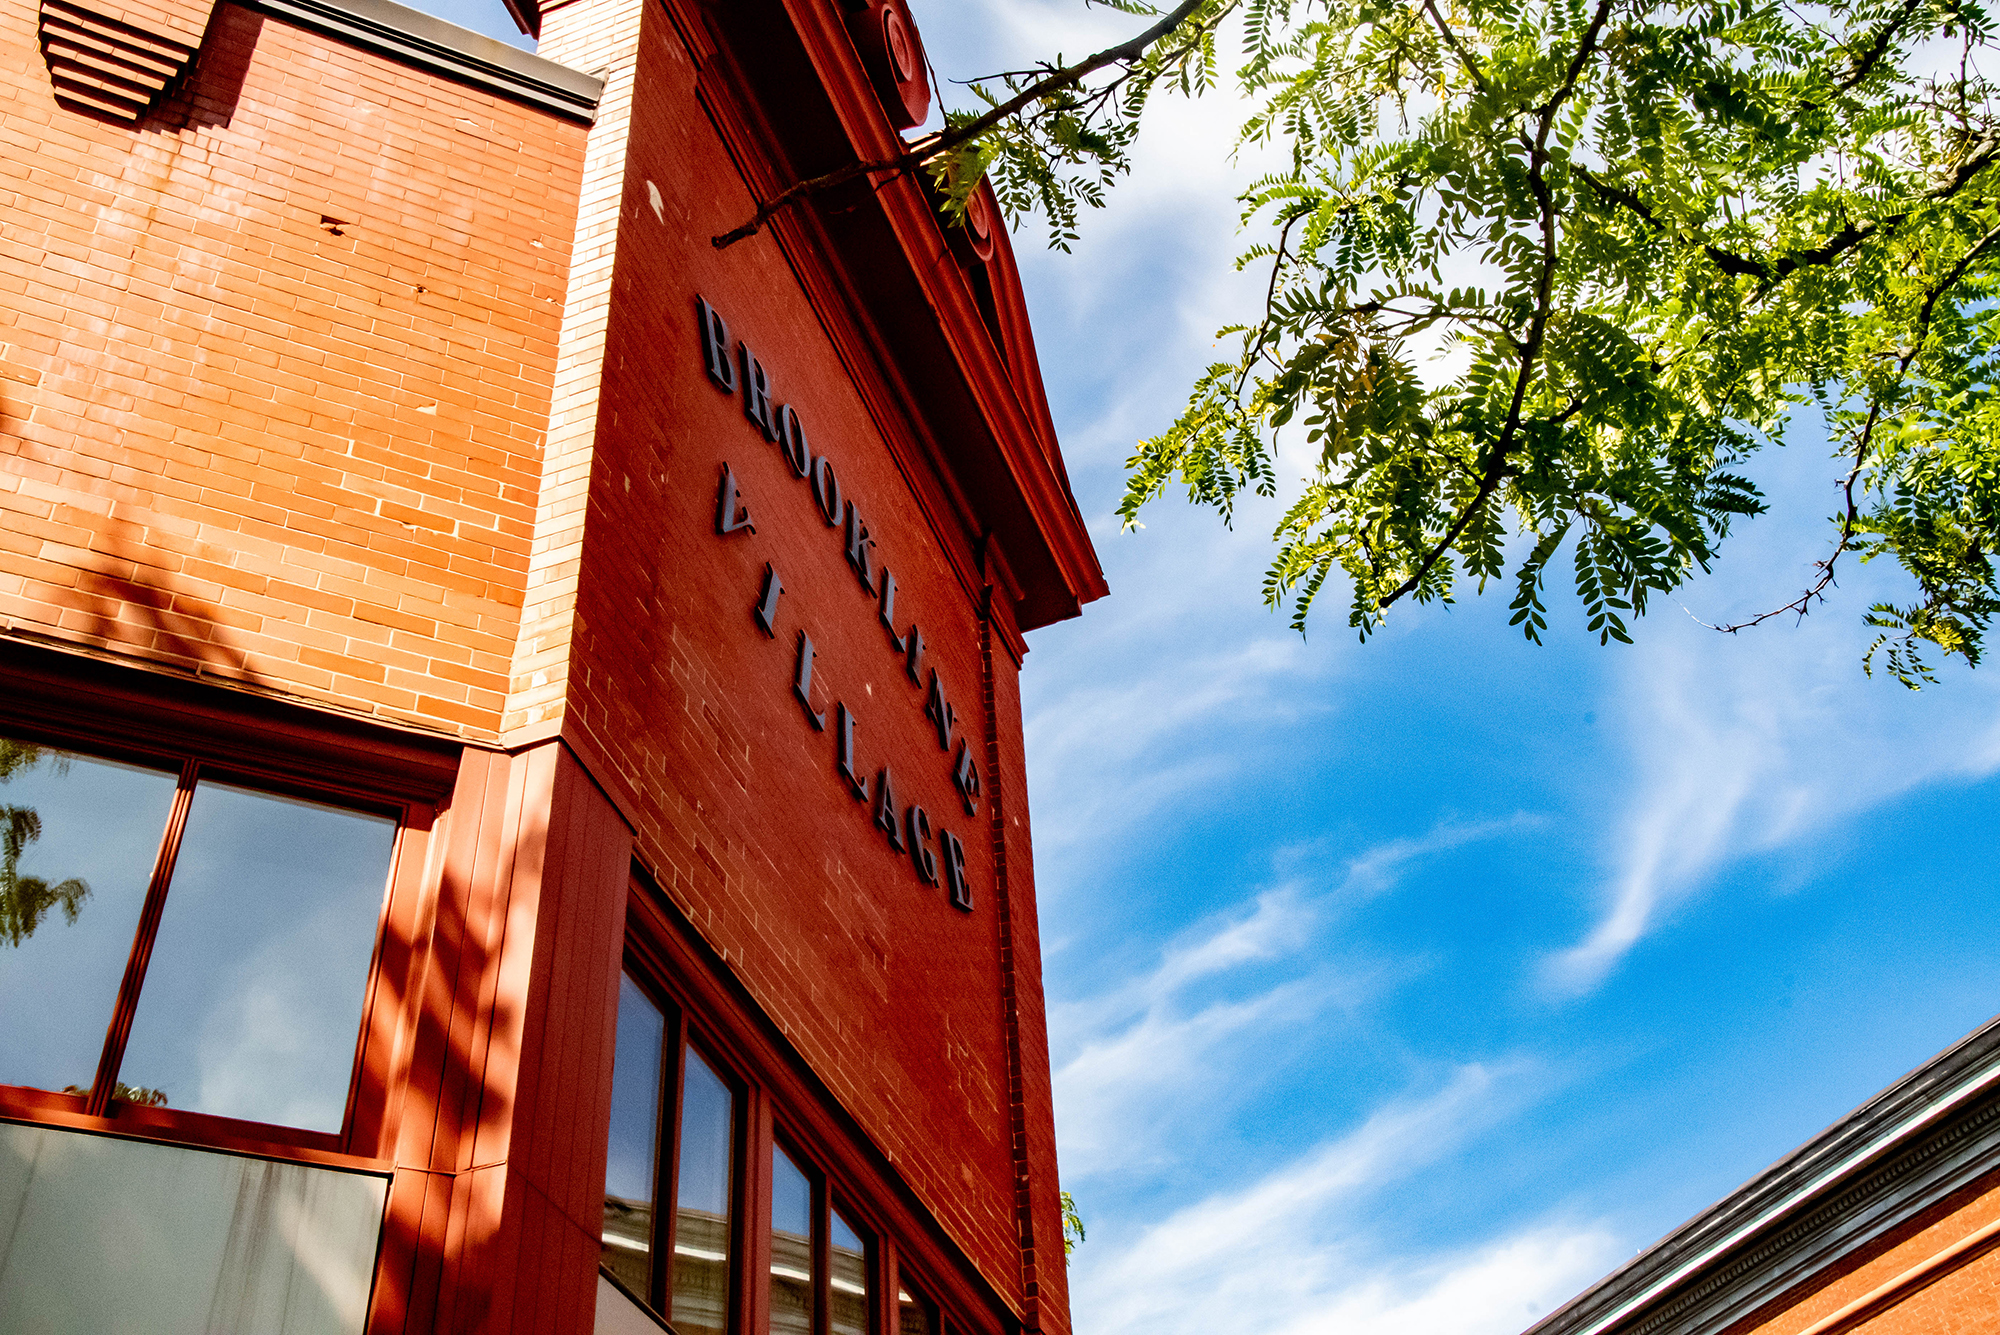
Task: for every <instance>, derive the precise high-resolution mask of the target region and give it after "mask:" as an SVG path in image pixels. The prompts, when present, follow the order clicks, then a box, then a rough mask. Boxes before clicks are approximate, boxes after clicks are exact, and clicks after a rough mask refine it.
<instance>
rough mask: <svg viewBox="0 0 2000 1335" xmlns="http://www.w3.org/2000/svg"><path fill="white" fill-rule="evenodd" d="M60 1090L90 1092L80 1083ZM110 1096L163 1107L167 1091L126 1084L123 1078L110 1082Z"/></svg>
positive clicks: (129, 1101) (130, 1101)
mask: <svg viewBox="0 0 2000 1335" xmlns="http://www.w3.org/2000/svg"><path fill="white" fill-rule="evenodd" d="M62 1092H63V1093H65V1094H80V1095H84V1096H88V1095H89V1093H90V1091H89V1090H87V1089H85V1088H84V1087H83V1086H82V1085H64V1086H63V1089H62ZM111 1097H112V1098H114V1099H120V1100H122V1101H124V1102H126V1103H136V1104H138V1105H139V1106H140V1107H142V1108H164V1107H166V1106H167V1092H166V1091H165V1090H164V1089H154V1088H153V1087H151V1086H150V1085H128V1084H126V1083H125V1082H124V1081H123V1080H114V1081H112V1082H111Z"/></svg>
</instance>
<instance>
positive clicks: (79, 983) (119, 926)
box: [0, 737, 176, 1095]
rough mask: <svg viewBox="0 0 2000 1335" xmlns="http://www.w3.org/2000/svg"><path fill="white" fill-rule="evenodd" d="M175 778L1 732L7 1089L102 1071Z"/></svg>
mask: <svg viewBox="0 0 2000 1335" xmlns="http://www.w3.org/2000/svg"><path fill="white" fill-rule="evenodd" d="M175 782H176V780H175V776H174V774H173V772H171V771H163V770H154V769H141V768H138V767H137V766H133V765H120V764H116V763H113V762H111V761H108V760H96V759H92V758H91V757H88V756H80V755H73V754H71V753H69V752H66V751H58V750H56V749H54V748H52V747H45V746H35V745H32V744H30V743H27V742H18V741H13V740H10V739H8V738H4V737H0V1016H10V1017H14V1020H13V1022H10V1023H5V1024H0V1085H27V1086H30V1087H33V1088H36V1089H51V1090H60V1089H63V1088H65V1087H66V1086H73V1087H75V1088H76V1089H77V1090H79V1091H82V1090H87V1089H88V1088H89V1086H90V1083H91V1080H92V1079H93V1078H94V1077H95V1076H96V1074H97V1062H98V1057H99V1056H100V1055H101V1054H102V1052H103V1050H104V1030H105V1026H106V1025H107V1024H109V1023H110V1020H111V1015H112V1011H113V1009H114V1008H115V1007H116V1005H117V1002H118V984H119V980H120V979H121V978H123V977H124V974H125V961H126V958H127V957H128V956H129V955H130V954H131V951H132V934H133V932H134V931H135V930H136V929H137V927H138V925H139V913H140V910H141V909H142V908H143V907H144V905H145V902H146V885H147V882H148V881H150V880H151V879H152V875H153V864H154V862H155V860H156V859H157V858H158V856H159V851H160V836H161V834H162V833H163V832H164V831H165V829H166V826H167V816H168V814H169V812H170V811H171V810H172V808H173V802H174V786H175ZM57 999H60V1000H59V1001H57ZM26 1016H33V1017H34V1023H32V1024H24V1023H20V1022H19V1020H20V1018H21V1017H26ZM169 1094H170V1095H171V1091H169Z"/></svg>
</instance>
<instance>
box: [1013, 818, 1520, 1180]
mask: <svg viewBox="0 0 2000 1335" xmlns="http://www.w3.org/2000/svg"><path fill="white" fill-rule="evenodd" d="M1532 823H1534V821H1533V818H1532V817H1526V816H1513V817H1509V818H1507V819H1505V820H1498V821H1486V822H1477V823H1450V822H1448V823H1444V824H1441V825H1439V826H1437V827H1436V828H1435V829H1433V830H1431V831H1430V832H1429V833H1427V834H1426V835H1424V836H1422V837H1420V838H1410V839H1396V840H1391V841H1389V842H1387V843H1383V844H1380V845H1377V846H1375V847H1372V848H1369V849H1366V850H1364V851H1363V852H1361V853H1360V854H1358V855H1356V856H1354V857H1351V858H1349V859H1347V860H1346V861H1345V862H1344V863H1341V864H1339V866H1338V867H1337V868H1336V869H1329V871H1328V872H1327V873H1324V874H1322V873H1320V872H1319V870H1318V868H1316V867H1314V866H1313V865H1312V864H1313V863H1314V862H1315V861H1318V860H1322V858H1323V854H1322V853H1321V851H1320V850H1319V849H1317V848H1306V847H1295V848H1291V849H1286V850H1282V851H1281V852H1280V853H1279V855H1278V859H1277V860H1278V861H1279V862H1280V863H1281V864H1283V865H1286V866H1287V867H1288V868H1289V869H1290V870H1291V871H1292V873H1293V874H1292V876H1291V877H1290V878H1289V879H1286V880H1284V881H1282V882H1280V883H1279V884H1277V885H1276V886H1273V887H1271V888H1268V889H1265V890H1263V891H1261V892H1259V893H1258V894H1256V895H1255V896H1254V897H1252V898H1251V899H1249V900H1247V901H1245V902H1243V903H1239V904H1237V905H1235V906H1234V907H1233V908H1231V909H1230V910H1228V911H1227V912H1224V913H1222V914H1219V915H1216V916H1215V917H1213V918H1211V919H1210V920H1208V921H1207V922H1206V923H1204V924H1202V925H1201V926H1200V927H1199V928H1197V929H1195V930H1193V931H1190V932H1189V933H1187V934H1186V935H1184V936H1183V937H1182V938H1181V939H1179V940H1177V941H1175V942H1172V943H1170V944H1169V945H1168V946H1166V947H1165V948H1164V949H1163V950H1161V951H1160V953H1159V956H1158V961H1157V963H1156V964H1155V965H1154V966H1153V967H1152V968H1151V969H1150V970H1148V971H1146V972H1143V973H1140V974H1137V975H1135V976H1133V977H1131V978H1128V979H1126V980H1124V981H1123V982H1121V983H1118V984H1116V985H1114V986H1112V987H1109V988H1106V989H1105V990H1104V991H1102V992H1099V993H1097V994H1096V995H1093V996H1090V997H1086V998H1083V999H1081V1000H1076V1001H1067V1002H1059V1003H1057V1004H1056V1005H1054V1006H1052V1007H1051V1009H1050V1012H1049V1029H1050V1039H1051V1048H1052V1051H1053V1052H1054V1053H1055V1054H1056V1071H1055V1085H1056V1116H1057V1133H1058V1138H1059V1140H1060V1143H1061V1146H1062V1166H1063V1173H1064V1176H1065V1178H1066V1179H1068V1180H1071V1181H1075V1180H1080V1179H1082V1178H1086V1177H1089V1176H1091V1175H1093V1174H1096V1173H1101V1172H1109V1171H1116V1172H1118V1173H1120V1174H1121V1175H1123V1176H1124V1177H1125V1178H1126V1179H1127V1180H1133V1179H1136V1178H1137V1177H1138V1176H1140V1175H1142V1173H1143V1171H1144V1170H1146V1169H1148V1168H1153V1167H1161V1166H1167V1165H1172V1164H1174V1163H1176V1162H1178V1161H1179V1160H1180V1159H1181V1158H1182V1157H1183V1156H1184V1155H1185V1154H1186V1151H1187V1147H1188V1146H1189V1145H1190V1144H1194V1143H1199V1140H1200V1137H1199V1136H1198V1135H1195V1134H1194V1132H1196V1131H1197V1130H1198V1129H1200V1128H1205V1127H1208V1126H1212V1125H1214V1124H1216V1123H1218V1122H1221V1121H1223V1120H1225V1119H1226V1118H1227V1116H1228V1115H1229V1113H1230V1112H1231V1111H1233V1109H1234V1107H1235V1106H1236V1105H1237V1104H1238V1103H1240V1102H1241V1101H1242V1100H1244V1099H1246V1098H1250V1097H1254V1096H1255V1094H1256V1092H1257V1090H1258V1089H1259V1087H1260V1086H1261V1085H1262V1084H1263V1083H1264V1082H1265V1081H1268V1080H1269V1079H1272V1078H1274V1077H1276V1076H1278V1075H1280V1074H1281V1073H1282V1068H1283V1066H1284V1064H1285V1062H1284V1055H1283V1054H1284V1052H1285V1051H1286V1049H1287V1047H1288V1046H1289V1042H1290V1041H1291V1040H1292V1039H1294V1037H1295V1036H1296V1035H1297V1034H1298V1033H1300V1032H1301V1031H1303V1030H1304V1029H1305V1027H1306V1026H1307V1025H1308V1024H1309V1023H1310V1024H1312V1025H1313V1028H1312V1031H1311V1032H1312V1035H1313V1039H1314V1041H1315V1042H1316V1043H1325V1042H1327V1041H1328V1040H1329V1038H1330V1037H1331V1036H1332V1035H1333V1034H1334V1033H1336V1032H1338V1030H1339V1029H1340V1028H1342V1026H1340V1025H1335V1024H1330V1023H1328V1020H1327V1017H1328V1015H1329V1013H1334V1012H1344V1013H1347V1014H1349V1015H1350V1016H1351V1015H1352V1014H1354V1013H1356V1012H1358V1011H1359V1010H1360V1009H1361V1008H1362V1007H1364V1006H1365V1005H1366V1004H1367V1003H1368V1002H1369V1001H1371V1000H1372V999H1374V998H1375V997H1377V996H1379V995H1381V994H1382V993H1383V992H1384V991H1386V990H1387V989H1388V988H1390V987H1391V986H1393V985H1394V984H1395V983H1396V982H1397V981H1399V975H1400V974H1406V973H1407V972H1409V971H1410V970H1411V969H1413V968H1416V967H1419V966H1416V965H1405V966H1402V967H1401V968H1400V969H1398V968H1396V967H1388V966H1379V965H1378V966H1369V967H1359V966H1354V965H1347V966H1345V967H1341V966H1337V965H1335V964H1333V963H1331V962H1328V961H1326V960H1324V959H1321V960H1318V961H1316V960H1315V952H1316V951H1321V950H1323V948H1324V946H1325V944H1326V942H1325V930H1324V929H1325V928H1326V927H1327V926H1328V925H1329V924H1330V923H1331V922H1332V920H1333V919H1334V918H1335V917H1336V916H1337V914H1338V913H1339V912H1340V911H1341V910H1344V909H1348V908H1351V907H1353V906H1354V905H1356V904H1358V903H1361V902H1365V901H1366V900H1369V899H1373V898H1375V897H1376V896H1378V895H1381V894H1384V893H1387V892H1388V891H1389V890H1391V889H1392V888H1393V887H1394V885H1395V884H1396V882H1397V880H1398V879H1399V878H1400V877H1401V876H1402V874H1403V872H1404V870H1405V869H1406V868H1408V867H1409V866H1410V865H1411V864H1413V863H1415V862H1416V861H1418V860H1420V859H1421V858H1423V857H1424V856H1426V855H1428V854H1431V853H1434V852H1440V851H1443V850H1445V849H1450V848H1455V847H1458V846H1460V845H1462V844H1465V843H1469V842H1472V841H1474V840H1478V839H1486V838H1493V837H1499V836H1503V835H1506V834H1509V833H1512V832H1514V831H1516V830H1519V829H1521V828H1523V827H1524V826H1526V825H1530V824H1532ZM1316 881H1317V882H1320V883H1322V884H1324V886H1325V888H1324V889H1320V890H1314V889H1313V885H1314V883H1315V882H1316Z"/></svg>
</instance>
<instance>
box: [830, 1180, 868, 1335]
mask: <svg viewBox="0 0 2000 1335" xmlns="http://www.w3.org/2000/svg"><path fill="white" fill-rule="evenodd" d="M829 1241H830V1242H831V1244H832V1248H831V1252H830V1255H831V1258H832V1264H833V1274H832V1275H830V1276H829V1277H828V1278H829V1279H830V1280H831V1281H832V1288H833V1311H832V1312H830V1313H828V1315H829V1316H830V1317H831V1318H832V1330H833V1335H868V1244H867V1243H865V1242H863V1241H862V1240H861V1235H860V1234H859V1233H856V1232H855V1231H854V1230H853V1229H851V1228H849V1227H848V1226H847V1221H846V1220H845V1219H842V1218H841V1217H840V1211H838V1210H835V1211H834V1212H833V1234H832V1237H831V1238H830V1239H829Z"/></svg>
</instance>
